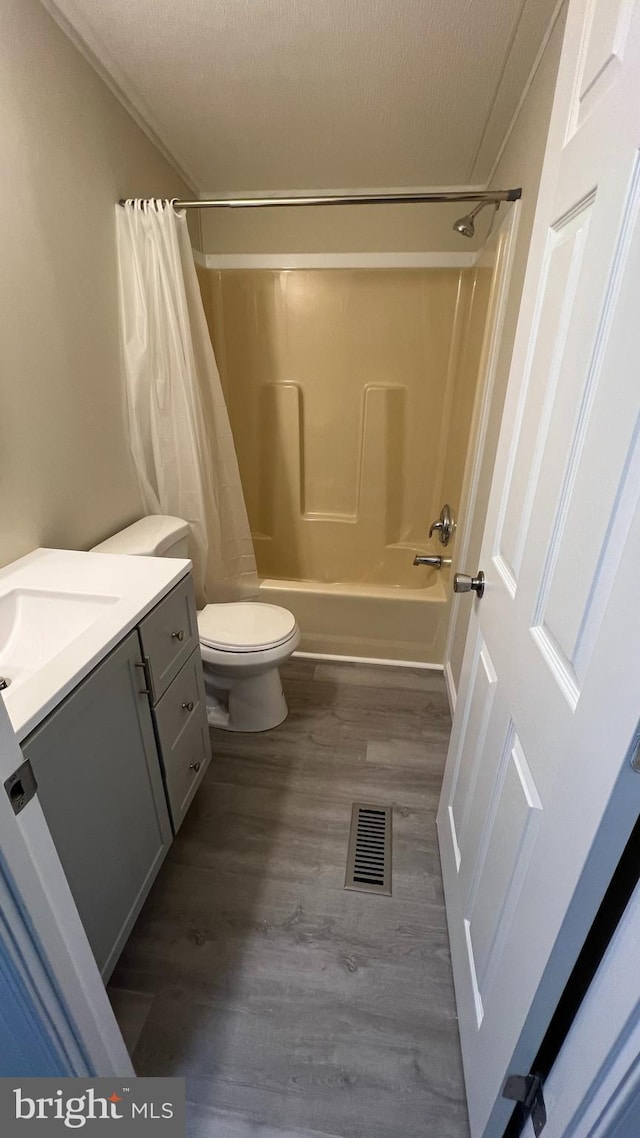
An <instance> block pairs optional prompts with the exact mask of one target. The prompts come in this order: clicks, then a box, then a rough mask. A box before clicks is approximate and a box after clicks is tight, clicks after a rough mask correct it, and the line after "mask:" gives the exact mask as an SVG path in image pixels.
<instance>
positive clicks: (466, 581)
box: [453, 569, 484, 600]
mask: <svg viewBox="0 0 640 1138" xmlns="http://www.w3.org/2000/svg"><path fill="white" fill-rule="evenodd" d="M453 591H454V593H471V592H474V593H477V594H478V600H480V597H481V596H482V595H483V594H484V573H483V572H482V569H480V571H479V573H478V576H477V577H470V576H469V575H468V574H467V573H454V575H453Z"/></svg>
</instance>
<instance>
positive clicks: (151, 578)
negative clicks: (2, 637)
mask: <svg viewBox="0 0 640 1138" xmlns="http://www.w3.org/2000/svg"><path fill="white" fill-rule="evenodd" d="M190 568H191V562H190V561H188V560H183V559H179V558H164V557H131V556H125V555H123V554H107V553H83V552H79V551H77V550H68V549H36V550H34V552H33V553H29V554H27V556H26V557H22V558H21V559H20V560H19V561H14V562H13V564H11V565H7V566H6V567H5V568H4V569H0V602H2V600H3V598H5V597H7V594H16V593H21V592H24V591H26V592H27V593H29V594H30V595H34V594H36V595H37V593H38V591H42V592H43V593H46V594H47V595H49V594H51V593H55V594H57V595H59V596H60V597H61V599H62V600H64V598H65V597H66V598H68V599H69V600H70V601H75V600H78V599H79V600H80V602H82V599H83V598H86V605H87V608H90V606H91V605H92V604H94V603H95V604H97V611H96V615H95V616H91V618H90V623H89V624H88V626H87V627H85V628H84V629H82V630H81V631H79V632H78V634H77V635H74V638H73V639H72V640H71V642H70V643H68V644H66V645H65V646H64V647H62V648H61V649H60V650H59V651H57V652H56V654H55V655H53V656H52V657H51V658H50V659H48V660H47V659H46V658H45V657H46V651H45V652H44V654H43V658H45V662H44V663H42V665H41V666H38V667H36V668H35V670H34V671H32V672H29V671H28V670H27V669H26V670H25V671H24V673H23V675H22V676H20V677H16V679H15V682H13V683H11V684H10V686H9V687H8V688H6V689H5V690H4V691H2V692H0V697H1V698H3V699H4V703H5V706H6V708H7V711H8V713H9V718H10V719H11V723H12V726H13V729H14V731H15V733H16V735H17V737H18V740H19V741H21V740H23V739H25V738H26V736H27V735H28V734H29V733H30V732H31V731H33V729H34V727H37V725H38V724H39V723H40V722H42V720H43V719H44V718H45V717H46V716H47V715H48V714H49V712H51V711H52V710H53V708H55V707H56V706H57V704H59V703H60V701H61V700H62V699H64V697H65V696H66V695H68V694H69V692H70V691H72V690H73V688H74V687H75V686H76V684H78V682H79V681H80V680H81V679H83V678H84V676H86V675H88V673H89V672H90V671H91V670H92V669H93V668H95V666H96V664H98V663H99V662H100V660H102V659H104V657H105V656H106V655H107V653H108V652H109V651H110V650H111V649H112V648H113V647H115V645H116V644H117V643H118V642H119V641H120V640H122V639H123V637H125V636H126V635H127V633H128V632H130V631H131V629H132V628H134V627H135V625H136V624H138V622H139V621H140V619H141V617H143V616H144V615H145V614H146V613H147V612H149V610H150V609H152V608H153V607H154V605H156V604H157V603H158V601H160V600H161V599H162V597H163V596H165V595H166V594H167V593H168V592H169V591H170V590H171V589H172V588H173V586H174V585H176V584H177V583H178V581H180V580H181V579H182V578H183V577H185V576H186V574H187V573H188V572H189V570H190ZM53 604H55V598H54V600H53ZM45 648H46V646H45ZM37 650H38V649H37V646H36V644H35V642H34V659H35V656H36V655H37ZM5 664H6V659H5ZM3 674H5V673H4V672H3V655H2V650H1V649H0V675H3ZM6 674H7V675H8V676H9V677H11V667H10V666H9V665H7V670H6Z"/></svg>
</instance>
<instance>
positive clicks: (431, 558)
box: [413, 553, 451, 569]
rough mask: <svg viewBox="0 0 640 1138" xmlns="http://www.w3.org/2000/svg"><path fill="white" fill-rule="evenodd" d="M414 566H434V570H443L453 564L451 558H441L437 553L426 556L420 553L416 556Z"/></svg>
mask: <svg viewBox="0 0 640 1138" xmlns="http://www.w3.org/2000/svg"><path fill="white" fill-rule="evenodd" d="M413 564H414V565H432V566H433V568H434V569H443V568H444V567H445V566H446V565H450V564H451V558H450V557H440V556H439V555H438V554H437V553H436V554H427V555H425V556H423V555H422V554H420V553H416V555H415V557H414V559H413Z"/></svg>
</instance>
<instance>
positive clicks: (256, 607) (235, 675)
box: [93, 515, 300, 731]
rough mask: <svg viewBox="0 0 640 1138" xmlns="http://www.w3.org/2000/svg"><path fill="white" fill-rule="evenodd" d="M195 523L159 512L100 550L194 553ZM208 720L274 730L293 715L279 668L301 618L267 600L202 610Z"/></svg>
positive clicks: (229, 728)
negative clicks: (191, 545) (191, 525)
mask: <svg viewBox="0 0 640 1138" xmlns="http://www.w3.org/2000/svg"><path fill="white" fill-rule="evenodd" d="M189 532H190V531H189V524H188V522H185V521H183V520H182V519H181V518H171V517H164V516H160V515H154V516H152V517H147V518H141V519H140V521H138V522H134V523H133V525H130V526H128V527H127V528H126V529H124V530H121V531H120V532H119V533H116V534H114V535H113V537H110V538H107V540H106V541H103V542H101V544H100V545H96V546H94V548H93V552H94V553H122V554H134V555H137V556H143V557H188V556H189V555H188V552H187V546H188V538H189ZM198 632H199V637H200V652H201V654H202V661H203V668H204V682H205V693H206V700H207V718H208V720H209V723H210V725H211V726H212V727H220V728H222V729H223V730H225V731H268V730H270V729H271V728H272V727H277V726H278V724H279V723H282V722H283V720H284V719H286V717H287V712H288V709H287V704H286V700H285V698H284V693H283V691H282V683H281V680H280V672H279V667H280V665H281V664H284V662H285V660H288V659H289V656H290V655H291V653H292V652H294V651H295V649H296V648H297V647H298V644H299V643H300V629H299V628H298V626H297V624H296V621H295V617H294V616H293V614H292V613H290V612H289V611H288V610H287V609H284V608H280V607H279V606H278V605H268V604H263V603H262V602H261V601H232V602H229V603H226V604H210V605H206V606H205V608H203V609H201V610H200V612H199V613H198Z"/></svg>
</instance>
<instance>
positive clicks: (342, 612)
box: [260, 573, 449, 666]
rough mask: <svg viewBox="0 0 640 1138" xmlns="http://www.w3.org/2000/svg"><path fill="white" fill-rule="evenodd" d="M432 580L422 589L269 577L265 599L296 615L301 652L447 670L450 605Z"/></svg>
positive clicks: (439, 582)
mask: <svg viewBox="0 0 640 1138" xmlns="http://www.w3.org/2000/svg"><path fill="white" fill-rule="evenodd" d="M431 576H432V577H433V578H434V580H433V581H432V582H430V583H429V584H428V585H426V586H425V587H423V588H419V589H416V588H401V587H398V586H390V585H360V584H358V585H343V584H333V583H329V584H328V583H325V582H316V581H298V580H285V579H276V578H264V579H262V580H261V581H260V600H262V601H265V602H266V603H268V604H273V605H282V607H283V608H286V609H289V611H290V612H292V613H293V614H294V616H295V618H296V620H297V622H298V625H299V626H300V629H301V632H302V641H301V644H300V648H299V651H300V652H311V653H319V654H322V655H328V656H351V657H358V658H364V659H371V660H379V661H381V662H382V661H394V662H396V661H397V662H398V663H399V662H401V661H402V662H403V663H406V664H422V665H424V664H430V665H440V666H441V665H442V658H443V653H444V644H445V639H446V631H447V621H448V617H449V600H448V597H447V593H446V590H445V584H446V582H445V580H444V577H443V576H441V575H439V574H438V575H436V574H435V573H431Z"/></svg>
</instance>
